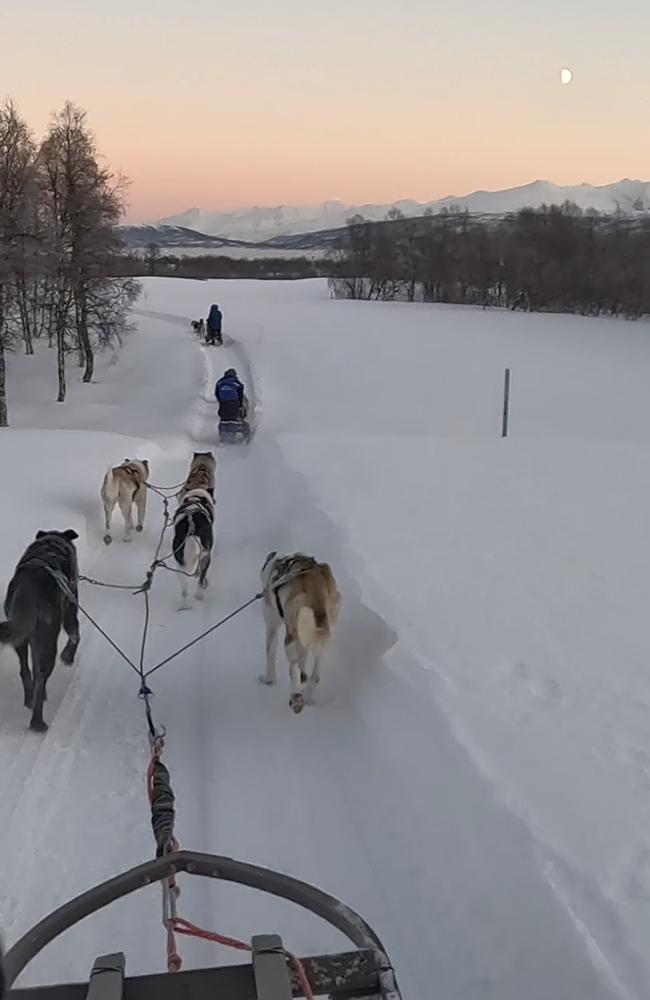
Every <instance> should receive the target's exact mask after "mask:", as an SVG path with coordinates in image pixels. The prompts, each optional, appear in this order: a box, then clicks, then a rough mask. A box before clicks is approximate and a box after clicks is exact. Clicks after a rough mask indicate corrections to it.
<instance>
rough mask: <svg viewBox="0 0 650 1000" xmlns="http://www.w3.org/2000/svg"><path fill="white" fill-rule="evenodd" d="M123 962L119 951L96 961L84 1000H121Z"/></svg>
mask: <svg viewBox="0 0 650 1000" xmlns="http://www.w3.org/2000/svg"><path fill="white" fill-rule="evenodd" d="M125 962H126V960H125V958H124V953H123V952H121V951H119V952H117V953H116V954H115V955H102V956H101V957H100V958H98V959H96V961H95V964H94V965H93V968H92V972H91V973H90V983H89V984H88V992H87V993H86V1000H122V997H123V996H124V967H125Z"/></svg>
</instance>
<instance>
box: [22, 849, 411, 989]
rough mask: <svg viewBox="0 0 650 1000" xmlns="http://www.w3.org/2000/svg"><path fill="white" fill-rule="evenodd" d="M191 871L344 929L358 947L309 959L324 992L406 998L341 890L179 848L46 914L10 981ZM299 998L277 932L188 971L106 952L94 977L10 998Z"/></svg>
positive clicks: (26, 939) (315, 984)
mask: <svg viewBox="0 0 650 1000" xmlns="http://www.w3.org/2000/svg"><path fill="white" fill-rule="evenodd" d="M181 872H184V873H186V874H188V875H198V876H201V877H205V878H212V879H217V880H220V881H224V882H233V883H236V884H238V885H243V886H247V887H249V888H252V889H258V890H259V891H261V892H264V893H268V894H270V895H272V896H277V897H279V898H281V899H286V900H289V901H290V902H292V903H296V904H297V905H298V906H300V907H302V908H303V909H305V910H309V911H310V912H311V913H314V914H315V915H316V916H318V917H321V918H322V919H323V920H325V921H326V922H327V923H329V924H331V925H332V926H333V927H336V928H337V930H339V931H340V932H341V933H342V934H344V935H345V936H346V937H347V938H348V939H349V940H350V941H351V942H352V944H353V945H354V946H355V948H356V950H355V951H351V952H343V953H339V954H335V955H324V956H316V957H314V956H312V957H309V958H305V959H303V963H304V965H305V969H306V971H307V975H308V978H309V980H310V982H311V984H312V988H313V989H314V995H315V996H316V997H330V998H332V1000H353V998H363V1000H400V993H399V990H398V988H397V985H396V982H395V975H394V972H393V969H392V966H391V964H390V961H389V959H388V957H387V955H386V952H385V949H384V947H383V945H382V943H381V941H380V939H379V938H378V936H377V935H376V934H375V932H374V931H373V930H372V928H371V927H370V926H369V925H368V924H367V923H366V921H365V920H364V919H363V918H362V917H360V916H359V915H358V914H357V913H355V912H354V910H351V909H350V908H349V907H348V906H346V905H345V904H344V903H341V902H340V900H338V899H336V898H335V897H334V896H330V895H328V894H327V893H325V892H323V891H322V890H320V889H317V888H315V887H314V886H311V885H309V884H307V883H306V882H301V881H299V880H298V879H294V878H291V877H290V876H288V875H282V874H280V873H279V872H275V871H272V870H271V869H268V868H261V867H258V866H257V865H250V864H247V863H245V862H241V861H235V860H234V859H232V858H226V857H220V856H218V855H213V854H200V853H196V852H193V851H177V852H174V853H172V854H167V855H165V856H164V857H162V858H158V859H156V860H155V861H148V862H145V863H144V864H142V865H138V866H137V867H136V868H132V869H130V870H129V871H127V872H123V873H122V874H121V875H117V876H115V878H112V879H110V880H109V881H108V882H103V883H102V884H101V885H97V886H95V887H94V888H92V889H89V890H88V891H87V892H84V893H82V894H81V895H80V896H77V897H76V898H75V899H72V900H70V901H69V902H68V903H65V904H64V905H63V906H61V907H59V908H58V909H57V910H55V911H54V912H53V913H50V914H49V915H48V916H46V917H44V918H43V920H41V921H40V922H39V923H38V924H36V925H35V926H34V927H32V928H31V930H29V931H27V933H26V934H25V935H23V937H22V938H20V940H19V941H17V942H16V944H15V945H14V946H13V947H12V948H11V949H10V951H9V952H8V953H7V955H6V957H5V962H4V969H5V976H6V980H7V986H8V987H11V986H12V984H13V983H14V982H15V980H16V979H17V977H18V976H19V975H20V973H21V972H22V971H23V969H25V967H26V966H27V965H28V964H29V962H31V961H32V959H33V958H34V957H35V956H36V955H38V953H39V952H41V951H42V950H43V948H45V947H46V945H48V944H49V943H50V942H51V941H53V940H54V939H55V938H57V937H58V936H59V935H60V934H62V933H63V932H64V931H66V930H67V929H68V928H69V927H72V926H74V925H75V924H77V923H79V921H81V920H83V919H84V918H85V917H87V916H90V914H92V913H96V912H97V911H98V910H101V909H103V908H104V907H105V906H108V905H110V904H111V903H113V902H115V901H116V900H118V899H122V898H123V897H124V896H128V895H130V894H131V893H132V892H135V891H137V890H138V889H142V888H144V887H145V886H149V885H152V884H154V883H156V882H160V881H162V880H164V879H167V878H169V877H170V876H173V875H178V874H179V873H181ZM215 996H223V997H224V998H226V997H227V998H228V1000H291V998H292V997H302V996H304V994H303V993H302V992H301V989H300V986H299V984H298V982H297V980H296V978H295V976H293V974H292V973H290V972H289V971H288V969H287V963H286V958H285V954H284V950H283V946H282V942H281V940H280V938H279V937H278V936H277V935H257V936H256V937H254V938H253V939H252V963H251V964H248V965H240V966H224V967H218V968H211V969H193V970H190V971H187V972H178V973H175V974H173V975H171V974H167V975H165V974H159V975H151V976H137V977H133V978H125V958H124V955H123V954H121V953H118V954H114V955H104V956H102V957H100V958H98V959H97V960H96V962H95V964H94V966H93V971H92V973H91V977H90V982H89V983H85V984H79V983H76V984H62V985H56V986H42V987H36V988H32V989H20V990H10V991H9V994H8V997H9V1000H84V998H89V1000H122V998H124V1000H209V998H210V1000H211V998H214V997H215Z"/></svg>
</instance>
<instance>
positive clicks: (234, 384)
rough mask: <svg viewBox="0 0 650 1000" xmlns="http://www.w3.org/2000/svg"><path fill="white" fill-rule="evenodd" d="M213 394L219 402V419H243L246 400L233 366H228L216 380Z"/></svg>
mask: <svg viewBox="0 0 650 1000" xmlns="http://www.w3.org/2000/svg"><path fill="white" fill-rule="evenodd" d="M214 394H215V396H216V397H217V400H218V402H219V419H220V420H243V419H244V417H245V416H246V410H247V405H246V404H247V400H246V394H245V392H244V386H243V384H242V382H240V380H239V376H238V375H237V372H236V371H235V369H234V368H228V370H227V371H225V372H224V373H223V375H222V376H221V378H220V379H219V381H218V382H217V384H216V386H215V389H214Z"/></svg>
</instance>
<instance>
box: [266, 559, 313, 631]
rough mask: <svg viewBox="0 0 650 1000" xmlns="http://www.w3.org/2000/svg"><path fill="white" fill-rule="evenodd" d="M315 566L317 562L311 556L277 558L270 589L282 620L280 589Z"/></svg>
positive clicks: (282, 609)
mask: <svg viewBox="0 0 650 1000" xmlns="http://www.w3.org/2000/svg"><path fill="white" fill-rule="evenodd" d="M315 566H318V563H317V562H316V560H315V559H314V558H313V557H312V556H299V557H296V556H285V558H284V559H279V560H278V562H277V563H276V564H275V569H274V570H273V576H274V577H275V579H274V580H273V582H272V584H271V590H272V592H273V596H274V597H275V605H276V607H277V609H278V614H279V615H280V618H281V619H282V621H284V608H283V607H282V602H281V601H280V591H281V590H282V588H283V587H285V586H286V585H287V584H288V583H291V581H292V580H295V579H296V577H298V576H303V575H304V574H305V573H308V572H309V570H311V569H314V567H315ZM278 578H279V579H278Z"/></svg>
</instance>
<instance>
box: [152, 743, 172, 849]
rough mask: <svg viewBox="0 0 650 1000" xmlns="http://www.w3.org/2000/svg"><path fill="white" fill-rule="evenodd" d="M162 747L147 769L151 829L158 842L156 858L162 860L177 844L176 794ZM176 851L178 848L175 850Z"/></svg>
mask: <svg viewBox="0 0 650 1000" xmlns="http://www.w3.org/2000/svg"><path fill="white" fill-rule="evenodd" d="M161 752H162V747H160V748H156V749H155V750H154V751H153V752H152V754H151V760H150V762H149V767H148V768H147V792H148V795H149V804H150V806H151V828H152V830H153V835H154V839H155V841H156V857H157V858H161V857H162V856H163V854H165V853H166V852H167V851H168V850H169V849H170V848H171V846H172V844H174V843H175V837H174V819H175V818H176V812H175V809H174V792H173V791H172V786H171V780H170V777H169V771H168V770H167V768H166V767H165V765H164V764H163V762H162V761H161V759H160V754H161ZM174 849H176V848H174Z"/></svg>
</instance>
